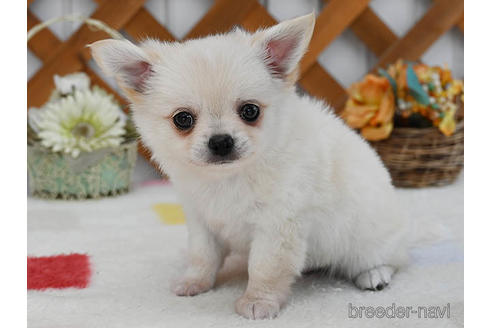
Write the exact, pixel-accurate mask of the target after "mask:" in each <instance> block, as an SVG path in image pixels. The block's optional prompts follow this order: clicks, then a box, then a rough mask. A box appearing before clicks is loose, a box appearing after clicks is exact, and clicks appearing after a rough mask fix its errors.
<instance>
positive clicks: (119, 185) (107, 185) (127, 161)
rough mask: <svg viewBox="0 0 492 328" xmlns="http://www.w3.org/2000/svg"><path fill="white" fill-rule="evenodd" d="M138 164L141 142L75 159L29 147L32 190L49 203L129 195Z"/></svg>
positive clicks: (41, 148) (28, 156)
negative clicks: (50, 201) (50, 200)
mask: <svg viewBox="0 0 492 328" xmlns="http://www.w3.org/2000/svg"><path fill="white" fill-rule="evenodd" d="M136 160H137V142H136V141H135V140H133V141H130V142H127V143H124V144H122V145H120V146H118V147H115V148H105V149H101V150H99V151H94V152H91V153H82V154H81V155H80V156H79V158H77V159H73V158H72V157H71V156H70V155H67V154H64V153H60V152H57V153H54V152H52V151H50V150H47V149H46V148H43V147H41V146H40V145H28V146H27V169H28V173H29V189H30V191H31V194H32V195H33V196H35V197H40V198H47V199H89V198H101V197H107V196H115V195H120V194H124V193H126V192H128V190H129V188H130V184H131V177H132V174H133V169H134V167H135V163H136Z"/></svg>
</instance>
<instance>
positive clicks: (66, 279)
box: [27, 254, 91, 290]
mask: <svg viewBox="0 0 492 328" xmlns="http://www.w3.org/2000/svg"><path fill="white" fill-rule="evenodd" d="M90 275H91V268H90V262H89V256H87V255H85V254H69V255H56V256H43V257H27V289H37V290H43V289H46V288H57V289H61V288H69V287H75V288H85V287H87V285H88V284H89V278H90Z"/></svg>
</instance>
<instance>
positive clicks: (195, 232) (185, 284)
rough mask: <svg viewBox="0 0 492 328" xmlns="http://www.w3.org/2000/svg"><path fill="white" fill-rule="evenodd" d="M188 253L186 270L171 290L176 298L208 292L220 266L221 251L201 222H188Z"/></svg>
mask: <svg viewBox="0 0 492 328" xmlns="http://www.w3.org/2000/svg"><path fill="white" fill-rule="evenodd" d="M188 252H189V260H190V262H189V263H188V268H187V269H186V272H185V273H184V275H183V276H182V277H181V278H180V279H179V280H178V281H176V282H175V283H174V286H173V288H172V289H173V291H174V293H175V294H176V295H178V296H194V295H196V294H200V293H203V292H206V291H208V290H210V289H211V288H212V287H213V286H214V283H215V278H216V274H217V271H218V270H219V268H220V266H221V265H222V260H223V251H222V249H221V247H220V245H219V244H218V243H217V241H216V239H215V237H214V236H213V235H212V233H211V232H210V231H209V230H208V228H207V227H205V226H204V225H203V224H202V223H201V222H196V221H191V220H190V221H189V222H188Z"/></svg>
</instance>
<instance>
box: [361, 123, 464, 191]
mask: <svg viewBox="0 0 492 328" xmlns="http://www.w3.org/2000/svg"><path fill="white" fill-rule="evenodd" d="M464 139H465V133H464V121H463V120H462V121H460V122H459V123H458V124H457V126H456V132H455V133H454V134H453V135H452V136H449V137H446V136H445V135H443V134H442V133H441V132H440V131H439V130H438V129H436V128H435V127H431V128H423V129H419V128H395V129H394V130H393V132H392V133H391V137H390V138H388V139H386V140H383V141H377V142H371V144H372V146H373V147H374V148H375V149H376V151H377V152H378V154H379V156H381V159H382V160H383V162H384V164H385V165H386V167H387V168H388V170H389V172H390V174H391V178H392V180H393V185H394V186H395V187H404V188H420V187H427V186H443V185H447V184H450V183H452V182H453V181H454V180H455V179H456V177H457V176H458V174H459V173H460V172H461V170H462V168H463V162H464Z"/></svg>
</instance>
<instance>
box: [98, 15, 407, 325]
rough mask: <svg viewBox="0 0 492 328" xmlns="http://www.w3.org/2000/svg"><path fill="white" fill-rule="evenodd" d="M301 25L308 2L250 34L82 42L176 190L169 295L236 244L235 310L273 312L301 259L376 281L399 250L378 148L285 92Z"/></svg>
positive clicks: (214, 268) (198, 281)
mask: <svg viewBox="0 0 492 328" xmlns="http://www.w3.org/2000/svg"><path fill="white" fill-rule="evenodd" d="M314 24H315V16H314V14H310V15H307V16H303V17H299V18H296V19H292V20H288V21H284V22H282V23H280V24H278V25H276V26H273V27H271V28H267V29H264V30H259V31H257V32H256V33H253V34H250V33H247V32H245V31H242V30H240V29H236V30H234V31H232V32H230V33H227V34H221V35H215V36H208V37H205V38H201V39H196V40H189V41H185V42H174V43H166V42H158V41H155V40H147V41H144V42H143V43H141V44H140V45H138V46H137V45H134V44H132V43H130V42H128V41H118V40H103V41H98V42H96V43H94V44H92V45H91V46H90V47H91V49H92V54H93V57H94V59H95V60H96V62H97V63H98V65H99V66H100V67H101V68H102V70H103V71H104V72H105V74H108V75H110V76H113V77H115V78H116V80H117V82H118V84H119V86H120V87H121V88H122V89H123V90H124V92H125V94H126V95H127V97H128V98H129V99H130V101H131V103H132V111H133V117H134V121H135V123H136V126H137V128H138V131H139V132H140V134H141V138H142V140H143V142H144V143H145V145H146V146H148V148H149V149H150V150H151V151H152V154H153V159H154V160H155V161H157V162H158V163H159V164H160V166H161V168H162V170H163V171H164V172H166V174H168V175H169V177H170V179H171V180H172V182H173V185H174V187H175V189H176V191H177V192H178V194H179V196H180V199H181V201H182V204H183V208H184V211H185V213H186V217H187V227H188V234H189V235H188V251H189V263H188V267H187V269H186V272H184V274H183V275H182V278H181V279H180V280H179V281H178V282H177V283H176V284H175V286H174V292H175V293H176V294H177V295H186V296H192V295H196V294H199V293H203V292H206V291H208V290H210V289H211V288H213V286H214V283H215V280H216V276H217V272H218V270H219V269H220V268H221V266H222V264H223V262H224V258H225V257H226V256H228V255H230V254H232V253H234V254H242V255H243V256H245V257H247V259H248V260H247V271H248V285H247V288H246V291H245V292H244V294H243V295H242V296H241V297H240V298H239V299H238V300H237V301H236V304H235V308H236V311H237V313H239V314H240V315H242V316H244V317H246V318H251V319H261V318H273V317H275V316H276V315H277V314H278V312H279V310H280V308H281V306H282V304H284V303H285V302H286V300H287V297H288V295H289V290H290V287H291V284H292V283H293V282H294V281H295V279H296V277H298V276H299V275H300V274H301V273H302V272H305V271H309V270H312V269H316V268H330V269H331V270H332V271H336V272H340V273H343V274H344V276H345V277H347V278H348V279H351V280H353V281H354V283H355V285H356V286H358V287H359V288H361V289H371V290H380V289H382V288H383V287H384V286H386V285H387V284H388V283H389V282H390V280H391V277H392V274H393V273H394V272H395V270H396V269H397V268H398V267H400V266H402V265H403V264H404V263H405V261H406V257H407V234H408V233H407V232H408V231H407V230H408V228H407V221H406V220H405V219H404V216H403V215H402V213H401V210H400V209H399V208H398V205H397V200H396V198H395V193H394V190H393V187H392V185H391V181H390V176H389V174H388V172H387V171H386V169H385V167H384V166H383V164H382V163H381V161H380V159H379V158H378V156H377V155H376V153H375V152H374V151H373V150H372V149H371V147H370V146H369V145H368V144H367V143H366V142H365V141H364V140H363V139H362V138H361V137H359V135H357V134H356V133H355V132H353V131H352V130H351V129H349V128H348V127H347V126H346V125H345V124H344V123H343V122H342V121H341V120H340V119H339V118H337V117H336V116H335V115H334V114H333V113H332V112H331V109H330V108H329V107H327V106H326V105H325V104H323V103H322V102H320V101H317V100H314V99H312V98H309V97H306V96H299V95H298V94H296V92H295V82H296V80H297V77H298V75H297V67H298V64H299V61H300V60H301V58H302V56H303V54H304V52H305V51H306V49H307V47H308V44H309V41H310V39H311V35H312V33H313V28H314Z"/></svg>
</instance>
